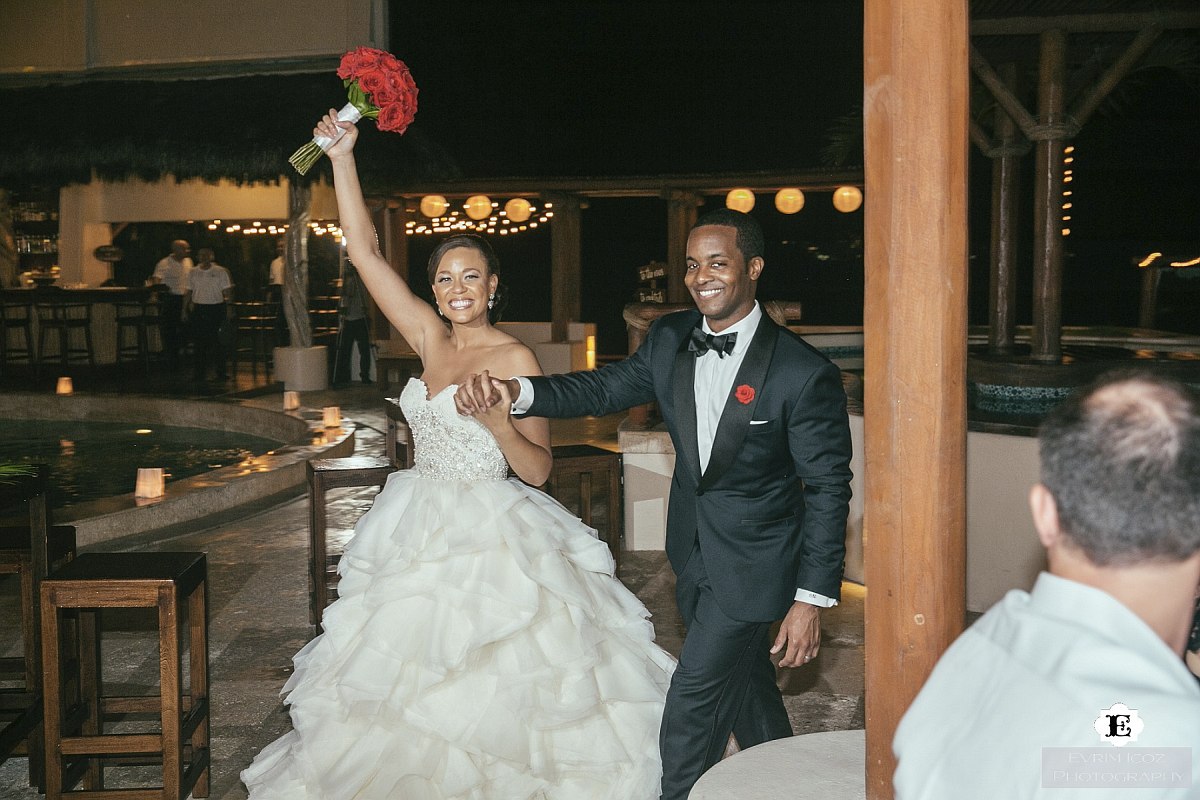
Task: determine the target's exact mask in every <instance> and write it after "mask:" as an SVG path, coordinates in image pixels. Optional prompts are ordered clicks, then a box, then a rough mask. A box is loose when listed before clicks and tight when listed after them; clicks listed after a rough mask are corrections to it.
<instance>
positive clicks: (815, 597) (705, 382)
mask: <svg viewBox="0 0 1200 800" xmlns="http://www.w3.org/2000/svg"><path fill="white" fill-rule="evenodd" d="M762 316H763V312H762V306H761V305H759V304H758V303H757V302H756V303H755V304H754V308H752V309H751V310H750V313H749V314H747V315H746V316H744V317H742V318H741V319H740V320H738V321H737V322H735V323H733V324H732V325H730V326H729V327H728V328H726V329H725V330H723V331H721V333H722V334H726V333H736V334H737V341H736V342H735V343H734V346H733V352H731V353H727V354H726V355H725V357H724V358H722V357H721V355H720V354H719V353H716V352H714V351H713V350H709V351H708V352H706V353H703V354H701V355H699V356H696V373H695V387H694V391H695V397H696V444H697V445H698V446H699V450H700V471H701V473H703V472H704V471H705V470H707V469H708V459H709V458H710V456H711V455H712V447H713V439H714V438H716V435H717V425H718V424H719V423H720V422H721V414H722V413H723V412H724V410H725V400H726V398H728V397H729V393H730V391H732V390H733V381H734V379H735V378H737V373H738V369H740V368H741V366H742V361H743V360H744V359H745V358H746V351H747V350H748V349H749V348H750V341H751V340H752V339H753V338H754V333H755V331H757V330H758V323H759V322H761V321H762ZM700 328H701V330H703V331H704V332H705V333H715V331H713V329H712V328H710V327H709V325H708V319H707V318H705V317H701V323H700ZM517 382H518V383H520V384H521V392H520V394H519V395H518V396H517V400H516V402H514V403H513V406H512V413H514V414H524V413H525V412H526V411H528V410H529V406H530V405H532V403H533V384H532V383H530V382H529V379H528V378H522V377H518V378H517ZM796 599H797V600H800V601H802V602H805V603H810V604H812V605H814V606H820V607H821V608H829V607H830V606H836V605H837V604H838V601H837V600H834V599H833V598H831V597H826V596H825V595H823V594H817V593H816V592H810V591H809V590H807V589H797V590H796Z"/></svg>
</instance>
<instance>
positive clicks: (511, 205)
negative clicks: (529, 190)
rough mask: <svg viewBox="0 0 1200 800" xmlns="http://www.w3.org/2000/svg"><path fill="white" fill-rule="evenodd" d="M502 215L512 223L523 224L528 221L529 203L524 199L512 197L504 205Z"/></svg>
mask: <svg viewBox="0 0 1200 800" xmlns="http://www.w3.org/2000/svg"><path fill="white" fill-rule="evenodd" d="M504 213H505V214H507V215H508V218H509V219H510V220H512V221H513V222H524V221H525V220H527V219H529V213H530V212H529V201H528V200H526V199H525V198H524V197H514V198H513V199H512V200H509V201H508V202H507V203H505V204H504Z"/></svg>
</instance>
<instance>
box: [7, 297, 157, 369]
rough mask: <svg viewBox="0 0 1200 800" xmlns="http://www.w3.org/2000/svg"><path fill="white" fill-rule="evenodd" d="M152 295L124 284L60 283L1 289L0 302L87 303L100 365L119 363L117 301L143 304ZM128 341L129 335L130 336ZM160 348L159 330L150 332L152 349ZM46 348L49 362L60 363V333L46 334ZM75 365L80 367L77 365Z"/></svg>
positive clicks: (35, 338)
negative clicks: (68, 285) (76, 286)
mask: <svg viewBox="0 0 1200 800" xmlns="http://www.w3.org/2000/svg"><path fill="white" fill-rule="evenodd" d="M151 296H152V293H151V290H150V289H149V288H144V287H137V288H128V287H124V286H97V287H89V288H84V289H64V288H62V287H59V286H35V287H33V288H20V289H0V302H2V303H5V304H6V305H7V304H13V303H17V304H22V305H29V306H30V308H31V309H33V307H34V306H36V305H38V304H57V303H62V304H67V303H87V304H88V305H90V306H91V307H92V324H91V331H92V349H93V353H94V355H95V358H96V363H97V364H115V363H116V361H117V306H116V304H117V303H140V302H142V301H143V300H147V299H150V298H151ZM32 317H33V324H32V328H33V346H34V347H35V348H36V347H38V337H39V333H38V330H39V328H38V316H37V312H36V310H33V311H32ZM126 338H127V343H129V336H128V335H127V337H126ZM159 348H160V345H159V337H158V332H157V331H152V332H151V334H150V350H151V351H152V352H157V351H158V349H159ZM46 350H47V351H48V352H49V353H51V354H52V355H51V356H50V360H49V361H47V362H45V363H48V364H53V363H56V361H57V355H55V354H57V353H58V339H57V335H56V334H52V335H50V336H47V337H46ZM75 366H78V365H77V364H76V365H75Z"/></svg>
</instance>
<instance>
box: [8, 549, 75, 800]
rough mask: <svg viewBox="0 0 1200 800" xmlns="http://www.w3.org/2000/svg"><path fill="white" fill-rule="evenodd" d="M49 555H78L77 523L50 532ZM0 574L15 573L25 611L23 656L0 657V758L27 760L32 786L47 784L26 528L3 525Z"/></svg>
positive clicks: (58, 558) (56, 559)
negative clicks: (1, 684)
mask: <svg viewBox="0 0 1200 800" xmlns="http://www.w3.org/2000/svg"><path fill="white" fill-rule="evenodd" d="M46 550H47V558H48V559H49V561H50V564H51V565H53V566H59V565H61V564H64V563H66V562H67V561H70V560H71V559H72V558H74V557H75V526H73V525H55V526H54V527H52V528H50V530H49V541H48V543H47V545H46ZM0 575H16V576H17V581H18V584H19V588H18V592H19V603H20V609H19V613H20V615H21V655H20V656H19V657H14V658H0V676H3V680H4V681H5V683H9V684H16V685H15V686H9V687H7V688H3V689H0V762H3V761H5V760H6V759H7V758H8V756H9V755H16V756H21V755H23V756H26V757H28V759H29V785H30V786H36V787H38V789H39V790H44V788H45V778H44V776H45V768H46V762H45V755H44V753H43V751H42V744H43V741H44V737H43V734H42V667H41V664H42V661H41V657H40V656H41V638H40V637H39V636H38V624H39V621H38V618H37V612H36V608H37V605H36V603H35V602H34V598H35V597H36V595H37V591H38V590H37V584H39V583H40V581H39V580H35V576H34V569H33V548H32V546H31V543H30V529H29V527H28V526H16V527H0Z"/></svg>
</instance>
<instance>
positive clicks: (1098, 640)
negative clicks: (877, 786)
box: [892, 572, 1200, 800]
mask: <svg viewBox="0 0 1200 800" xmlns="http://www.w3.org/2000/svg"><path fill="white" fill-rule="evenodd" d="M1114 703H1124V704H1125V705H1126V706H1128V707H1129V708H1131V709H1136V710H1137V711H1138V714H1139V717H1140V719H1141V720H1142V721H1143V723H1144V728H1143V729H1142V731H1141V734H1140V735H1139V737H1138V738H1137V740H1136V742H1133V743H1131V744H1130V746H1129V747H1124V748H1120V750H1123V751H1130V752H1137V751H1138V750H1139V749H1140V748H1153V749H1154V750H1155V751H1162V750H1163V748H1171V747H1178V748H1189V749H1190V750H1191V766H1190V769H1191V773H1190V776H1188V775H1187V773H1183V775H1184V776H1185V777H1190V778H1191V788H1190V789H1189V788H1180V789H1165V788H1162V789H1138V788H1131V787H1129V786H1123V785H1121V784H1122V781H1121V780H1114V781H1112V783H1111V785H1105V784H1102V785H1104V788H1088V789H1084V788H1048V787H1044V786H1043V783H1044V782H1045V779H1046V778H1047V775H1046V774H1044V772H1043V770H1044V769H1046V767H1045V762H1043V757H1044V756H1046V755H1047V754H1046V753H1044V752H1043V750H1044V748H1104V749H1103V750H1101V751H1100V755H1101V758H1102V759H1103V760H1096V759H1095V758H1094V757H1093V756H1092V755H1090V754H1088V753H1086V752H1084V753H1083V754H1082V755H1079V756H1077V758H1078V759H1082V760H1077V761H1074V762H1073V763H1075V764H1076V767H1077V768H1070V769H1072V771H1074V772H1076V773H1091V774H1092V777H1093V779H1098V777H1099V776H1100V775H1102V774H1104V773H1109V774H1110V775H1111V774H1113V773H1116V774H1117V776H1118V777H1120V775H1121V774H1122V773H1127V772H1131V771H1134V770H1140V769H1142V767H1141V766H1140V765H1146V767H1145V769H1148V770H1153V769H1162V770H1164V771H1166V769H1165V767H1153V766H1150V765H1153V764H1156V763H1161V762H1159V761H1156V760H1155V757H1154V756H1153V755H1138V756H1136V758H1138V759H1140V764H1134V765H1133V766H1130V764H1133V762H1134V761H1135V757H1134V756H1133V755H1130V756H1129V758H1127V759H1126V760H1124V761H1121V762H1119V761H1115V760H1113V759H1115V758H1119V757H1120V756H1121V752H1120V751H1118V750H1117V749H1116V748H1114V747H1113V746H1112V744H1110V743H1108V742H1105V741H1104V740H1103V739H1102V738H1101V737H1100V735H1099V734H1098V733H1097V731H1096V729H1095V727H1094V722H1095V720H1096V719H1097V717H1099V716H1100V715H1101V713H1102V712H1103V711H1104V710H1105V709H1108V708H1110V707H1111V706H1112V705H1113V704H1114ZM892 749H893V750H894V751H895V753H896V756H897V757H898V759H899V765H898V767H897V769H896V773H895V778H894V786H895V791H896V798H897V800H966V799H967V798H1004V800H1033V799H1034V798H1037V799H1038V800H1066V798H1079V800H1102V798H1111V800H1135V798H1137V799H1144V800H1149V799H1150V798H1155V800H1167V799H1168V798H1171V800H1176V799H1177V800H1184V798H1195V797H1196V796H1197V794H1196V793H1197V792H1198V791H1200V688H1197V686H1196V680H1195V678H1194V677H1192V675H1191V673H1190V672H1188V670H1187V668H1186V667H1185V666H1184V665H1183V660H1182V659H1181V658H1180V657H1179V654H1178V653H1175V652H1172V650H1171V648H1170V647H1168V646H1167V644H1166V643H1165V642H1164V641H1163V640H1162V639H1161V638H1159V636H1158V634H1156V633H1155V632H1154V631H1153V630H1152V629H1151V628H1150V626H1148V625H1147V624H1146V623H1145V622H1144V621H1143V620H1142V619H1141V618H1140V617H1138V616H1137V615H1136V614H1134V613H1133V612H1132V611H1130V610H1129V608H1127V607H1126V606H1124V605H1123V604H1121V603H1120V602H1119V601H1118V600H1117V599H1116V598H1114V597H1112V596H1111V595H1109V594H1107V593H1105V592H1103V591H1101V590H1100V589H1097V588H1095V587H1093V586H1088V585H1086V584H1082V583H1077V582H1075V581H1072V580H1067V579H1066V578H1062V577H1059V576H1057V575H1052V574H1050V573H1048V572H1043V573H1042V574H1041V575H1039V576H1038V579H1037V583H1036V584H1035V585H1034V587H1033V591H1032V592H1030V593H1026V592H1023V591H1019V590H1013V591H1011V592H1009V593H1008V594H1007V595H1005V597H1004V599H1003V600H1001V601H1000V602H999V603H997V604H996V605H994V606H993V607H992V608H991V610H990V611H988V612H987V613H986V614H984V615H983V616H982V617H981V618H980V619H979V620H978V621H976V623H975V624H974V625H972V626H971V627H970V628H968V629H967V630H966V631H965V632H964V633H963V634H962V635H961V636H959V637H958V639H957V640H955V642H954V644H952V645H951V646H950V648H949V649H948V650H947V651H946V652H945V653H944V654H943V655H942V658H941V660H939V661H938V663H937V666H936V667H935V668H934V670H933V674H932V675H930V676H929V680H928V681H927V682H926V683H925V686H924V687H923V688H922V689H921V692H920V694H918V695H917V698H916V700H914V701H913V704H912V706H911V707H910V708H909V709H908V712H907V713H905V715H904V718H903V719H902V720H901V721H900V725H899V727H898V728H897V729H896V738H895V740H894V741H893V743H892ZM1142 752H1143V753H1144V752H1146V751H1142ZM1106 754H1107V755H1108V756H1110V757H1111V758H1110V757H1106ZM1049 756H1050V757H1051V758H1053V754H1049ZM1059 768H1061V764H1060V765H1059ZM1060 775H1061V774H1060ZM1049 777H1050V778H1051V779H1052V780H1051V783H1053V782H1054V781H1053V778H1055V774H1054V773H1053V769H1051V774H1050V775H1049ZM1077 777H1086V776H1077ZM1060 779H1061V777H1060Z"/></svg>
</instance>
